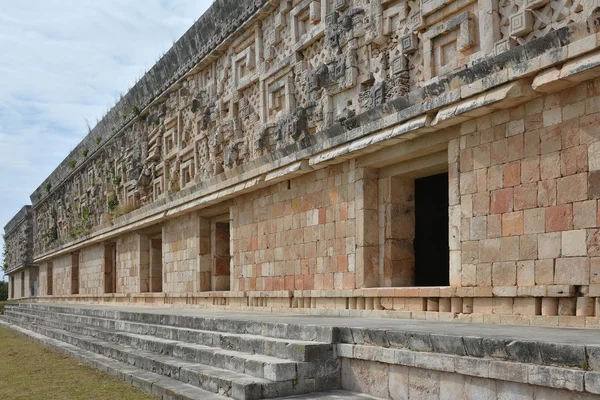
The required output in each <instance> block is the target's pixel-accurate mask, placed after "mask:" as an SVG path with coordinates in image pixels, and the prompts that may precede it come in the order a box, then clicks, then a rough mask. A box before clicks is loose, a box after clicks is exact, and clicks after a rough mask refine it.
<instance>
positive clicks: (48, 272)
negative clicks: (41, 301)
mask: <svg viewBox="0 0 600 400" xmlns="http://www.w3.org/2000/svg"><path fill="white" fill-rule="evenodd" d="M52 270H53V268H52V263H51V262H49V263H48V266H47V267H46V296H52V286H53V279H52V274H53V271H52Z"/></svg>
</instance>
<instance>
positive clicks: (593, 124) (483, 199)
mask: <svg viewBox="0 0 600 400" xmlns="http://www.w3.org/2000/svg"><path fill="white" fill-rule="evenodd" d="M599 121H600V80H592V81H589V82H587V83H583V84H580V85H578V86H576V87H573V88H571V89H568V90H565V91H562V92H559V93H556V94H551V95H546V96H542V97H539V98H537V99H535V100H533V101H531V102H528V103H526V104H524V105H521V106H518V107H515V108H513V109H509V110H504V111H500V112H496V113H493V114H491V115H488V116H485V117H481V118H478V119H475V120H472V121H469V122H467V123H464V124H463V125H462V126H461V133H462V136H461V137H460V140H459V141H457V142H455V143H453V144H452V145H451V146H455V147H456V146H458V147H457V148H455V149H454V150H453V151H452V154H454V156H453V159H452V160H451V164H450V170H451V171H452V173H453V176H454V178H451V185H453V186H454V188H455V189H456V190H455V191H454V195H453V196H451V199H450V202H451V203H450V204H451V210H450V215H451V220H452V221H453V223H454V227H453V228H451V229H452V232H454V235H453V240H451V249H452V251H454V252H457V253H456V254H458V252H460V260H461V261H460V274H459V271H458V270H456V267H457V265H456V264H455V265H454V266H453V272H452V282H451V284H452V285H453V286H459V287H463V288H465V287H466V288H472V290H473V294H474V295H475V296H477V295H483V294H484V293H485V292H486V290H490V289H491V288H493V289H491V290H490V292H489V293H490V296H489V297H480V298H475V299H474V300H473V312H474V313H484V314H495V313H506V312H507V311H510V310H511V309H512V312H513V313H514V314H517V315H540V314H541V315H547V316H556V315H561V316H569V315H571V316H573V315H577V316H593V315H594V298H593V297H596V296H598V295H600V290H599V289H600V285H599V284H600V261H599V260H600V258H598V256H600V244H599V243H600V230H599V229H598V228H599V227H600V225H599V219H598V206H597V202H598V199H599V198H600V189H599V188H600V185H599V183H600V172H599V171H598V170H599V169H600V163H599V161H598V160H599V154H600V152H599V151H598V150H599V149H600V131H599V130H598V123H599ZM457 258H458V257H456V256H455V257H452V259H454V260H456V259H457ZM492 294H493V296H495V297H494V298H491V297H492V296H491V295H492ZM527 295H530V296H533V297H519V298H514V299H513V297H515V296H527ZM565 295H567V296H570V297H565V298H560V299H559V297H561V296H565Z"/></svg>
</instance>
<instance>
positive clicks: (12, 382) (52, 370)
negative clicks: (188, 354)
mask: <svg viewBox="0 0 600 400" xmlns="http://www.w3.org/2000/svg"><path fill="white" fill-rule="evenodd" d="M0 399H2V400H13V399H15V400H17V399H22V400H48V399H53V400H54V399H55V400H92V399H93V400H104V399H105V400H113V399H119V400H150V399H154V397H151V396H150V395H147V394H145V393H142V392H141V391H139V390H137V389H135V388H134V387H133V386H131V385H129V384H126V383H125V382H123V381H121V380H119V379H117V378H115V377H112V376H109V375H107V374H105V373H103V372H100V371H98V370H95V369H93V368H91V367H88V366H87V365H85V364H81V363H79V362H78V361H76V360H74V359H72V358H70V357H68V356H66V355H63V354H60V353H58V352H55V351H53V350H50V349H48V348H46V347H44V346H42V345H40V344H38V343H35V342H33V341H30V340H28V339H26V338H24V337H23V336H21V335H19V334H18V333H16V332H13V331H11V330H10V329H7V328H3V327H0Z"/></svg>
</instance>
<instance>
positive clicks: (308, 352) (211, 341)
mask: <svg viewBox="0 0 600 400" xmlns="http://www.w3.org/2000/svg"><path fill="white" fill-rule="evenodd" d="M9 310H15V311H18V312H21V313H25V314H32V315H36V316H39V317H46V318H48V317H52V318H53V319H56V320H60V321H64V322H67V323H69V324H73V323H74V324H81V325H90V326H94V327H100V328H104V329H110V330H118V331H123V332H128V333H136V334H141V335H151V336H156V337H160V338H166V339H172V340H177V341H180V342H188V343H195V344H201V345H205V346H210V347H220V348H222V349H226V350H232V349H236V350H239V351H241V352H244V353H250V354H262V355H266V356H271V357H277V358H283V359H288V360H293V361H300V362H305V361H325V360H329V359H331V358H333V357H334V353H333V351H334V350H333V349H334V345H332V344H331V343H319V342H312V341H305V340H293V339H279V338H270V337H265V336H259V335H251V334H244V333H224V332H214V331H204V330H198V329H188V328H178V327H173V326H161V325H154V324H146V323H138V322H128V321H119V320H114V319H107V318H100V317H91V316H84V315H74V314H65V313H58V312H53V311H42V310H36V309H32V308H18V307H16V308H9Z"/></svg>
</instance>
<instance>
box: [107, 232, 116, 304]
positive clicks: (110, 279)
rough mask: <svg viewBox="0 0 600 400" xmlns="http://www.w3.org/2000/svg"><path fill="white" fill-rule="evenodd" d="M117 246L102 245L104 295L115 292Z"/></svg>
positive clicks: (111, 244)
mask: <svg viewBox="0 0 600 400" xmlns="http://www.w3.org/2000/svg"><path fill="white" fill-rule="evenodd" d="M116 272H117V244H116V243H107V244H105V245H104V293H116V292H117V273H116Z"/></svg>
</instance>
